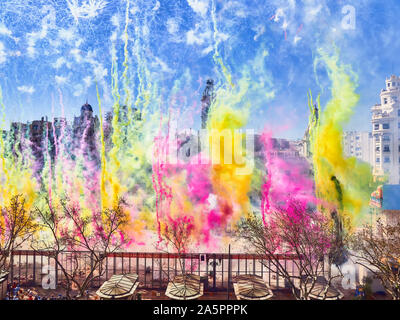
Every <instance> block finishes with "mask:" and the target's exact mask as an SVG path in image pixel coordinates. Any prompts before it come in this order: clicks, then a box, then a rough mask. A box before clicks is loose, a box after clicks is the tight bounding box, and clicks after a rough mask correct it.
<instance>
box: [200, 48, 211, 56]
mask: <svg viewBox="0 0 400 320" xmlns="http://www.w3.org/2000/svg"><path fill="white" fill-rule="evenodd" d="M213 49H214V47H213V46H208V47H207V48H205V49H203V51H202V52H201V54H202V55H204V56H205V55H207V54H209V53H210V52H211V51H213Z"/></svg>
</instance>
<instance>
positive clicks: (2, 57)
mask: <svg viewBox="0 0 400 320" xmlns="http://www.w3.org/2000/svg"><path fill="white" fill-rule="evenodd" d="M6 60H7V54H6V51H5V50H4V44H3V42H0V63H4V62H6Z"/></svg>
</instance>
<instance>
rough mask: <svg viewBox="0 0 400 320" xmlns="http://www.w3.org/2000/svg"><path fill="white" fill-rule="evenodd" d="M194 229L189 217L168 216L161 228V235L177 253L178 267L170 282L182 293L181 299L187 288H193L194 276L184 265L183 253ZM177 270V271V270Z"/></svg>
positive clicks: (187, 246)
mask: <svg viewBox="0 0 400 320" xmlns="http://www.w3.org/2000/svg"><path fill="white" fill-rule="evenodd" d="M193 230H194V224H193V220H192V218H190V217H186V216H183V217H178V218H176V219H172V218H169V219H168V223H164V224H163V225H162V228H161V237H162V239H163V240H164V241H165V242H166V246H167V249H168V245H171V246H172V248H173V250H174V251H176V253H177V254H178V261H179V269H178V270H174V271H175V274H176V275H177V277H175V278H174V279H173V281H172V282H171V283H172V285H173V286H174V287H175V289H177V290H179V291H180V292H181V293H182V296H183V299H186V297H187V295H186V293H187V291H188V289H189V288H195V287H194V286H196V284H197V281H196V280H194V278H196V276H194V275H192V274H190V273H188V272H187V271H186V266H185V253H187V252H188V249H189V246H190V244H191V241H192V236H193ZM177 271H178V272H177Z"/></svg>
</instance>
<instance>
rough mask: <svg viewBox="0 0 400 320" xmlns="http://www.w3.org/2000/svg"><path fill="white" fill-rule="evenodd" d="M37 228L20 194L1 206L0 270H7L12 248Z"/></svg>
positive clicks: (18, 246)
mask: <svg viewBox="0 0 400 320" xmlns="http://www.w3.org/2000/svg"><path fill="white" fill-rule="evenodd" d="M37 229H38V225H37V223H36V222H35V220H34V218H33V217H32V214H31V212H28V211H27V210H26V203H25V198H24V197H23V196H22V195H16V196H14V197H12V198H11V200H10V204H9V206H6V207H3V208H1V217H0V270H8V268H9V264H10V263H11V261H10V256H11V255H12V252H13V250H16V249H18V248H20V247H21V246H22V245H23V244H24V243H25V242H26V241H27V240H28V239H29V238H30V237H31V235H32V234H33V233H34V232H35V231H37Z"/></svg>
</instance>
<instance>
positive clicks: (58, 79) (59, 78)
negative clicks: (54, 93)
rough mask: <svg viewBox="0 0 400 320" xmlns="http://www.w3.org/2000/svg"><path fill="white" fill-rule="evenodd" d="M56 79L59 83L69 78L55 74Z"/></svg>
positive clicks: (63, 82)
mask: <svg viewBox="0 0 400 320" xmlns="http://www.w3.org/2000/svg"><path fill="white" fill-rule="evenodd" d="M55 80H56V82H57V84H65V83H66V82H67V80H68V78H67V77H63V76H55Z"/></svg>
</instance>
